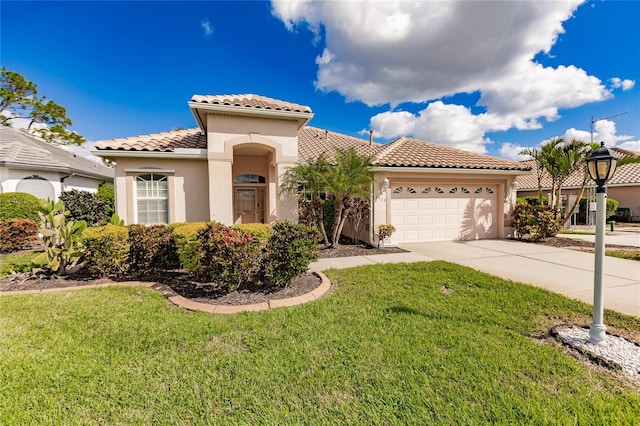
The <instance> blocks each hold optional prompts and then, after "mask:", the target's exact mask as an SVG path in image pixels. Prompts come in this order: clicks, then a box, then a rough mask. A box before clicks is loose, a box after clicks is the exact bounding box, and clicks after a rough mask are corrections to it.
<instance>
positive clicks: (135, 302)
mask: <svg viewBox="0 0 640 426" xmlns="http://www.w3.org/2000/svg"><path fill="white" fill-rule="evenodd" d="M327 275H328V276H329V277H330V279H331V280H332V282H333V283H334V285H335V288H334V290H332V294H330V295H329V296H327V297H325V298H324V299H321V300H318V301H316V302H313V303H309V304H306V305H300V306H296V307H293V308H284V309H275V310H270V311H264V312H257V313H256V312H252V313H243V314H239V315H234V316H212V315H208V314H204V313H197V312H187V311H184V310H182V309H180V308H177V307H175V306H172V305H171V304H170V303H169V302H168V301H167V300H165V299H164V298H163V297H162V296H161V295H160V294H159V293H158V292H155V291H153V290H151V289H146V288H118V287H109V288H102V289H92V290H85V291H78V292H61V293H54V294H37V295H20V296H18V295H15V296H2V297H0V419H1V423H4V424H35V423H38V424H39V423H46V424H83V425H85V424H115V423H120V424H123V423H124V424H129V423H134V424H151V423H162V424H164V423H174V424H233V425H237V424H327V425H329V424H385V425H389V424H402V425H404V424H429V423H437V424H484V423H501V424H607V425H611V424H637V423H638V422H640V394H639V393H638V392H637V388H635V390H634V388H633V387H631V386H630V385H625V384H622V383H621V382H620V381H617V380H615V379H614V376H613V373H609V372H606V371H604V370H603V369H594V368H592V367H589V366H588V365H584V364H583V363H581V362H580V361H578V360H576V359H575V358H573V357H571V356H569V355H567V354H566V353H564V352H563V348H562V347H560V346H559V345H551V344H543V343H541V341H540V340H538V339H536V337H535V336H540V335H545V334H546V333H547V330H548V327H549V326H550V325H551V324H557V323H558V322H563V321H566V322H574V321H578V322H579V323H584V324H586V323H588V321H589V317H590V308H589V307H588V306H587V305H585V304H582V303H580V302H577V301H573V300H569V299H566V298H564V297H561V296H557V295H554V294H552V293H549V292H546V291H544V290H540V289H537V288H534V287H530V286H525V285H520V284H516V283H511V282H508V281H504V280H501V279H498V278H494V277H491V276H488V275H486V274H483V273H479V272H476V271H473V270H471V269H469V268H466V267H462V266H457V265H452V264H449V263H445V262H430V263H416V264H408V265H375V266H367V267H359V268H353V269H347V270H332V271H329V272H328V273H327ZM605 319H606V322H607V323H608V324H610V325H615V326H616V327H619V328H627V329H630V330H640V320H639V319H637V318H632V317H627V316H623V315H618V314H615V313H612V312H607V315H606V318H605Z"/></svg>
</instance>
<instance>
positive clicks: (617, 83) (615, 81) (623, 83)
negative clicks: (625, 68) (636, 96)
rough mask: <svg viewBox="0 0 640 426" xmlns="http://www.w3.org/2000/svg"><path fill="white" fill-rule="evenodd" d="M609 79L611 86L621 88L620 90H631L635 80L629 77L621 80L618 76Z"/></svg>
mask: <svg viewBox="0 0 640 426" xmlns="http://www.w3.org/2000/svg"><path fill="white" fill-rule="evenodd" d="M609 81H610V82H611V87H612V88H613V89H619V88H622V90H631V89H633V87H634V86H635V85H636V81H635V80H629V79H625V80H622V79H620V78H618V77H614V78H612V79H610V80H609Z"/></svg>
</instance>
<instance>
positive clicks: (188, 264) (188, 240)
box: [169, 222, 207, 274]
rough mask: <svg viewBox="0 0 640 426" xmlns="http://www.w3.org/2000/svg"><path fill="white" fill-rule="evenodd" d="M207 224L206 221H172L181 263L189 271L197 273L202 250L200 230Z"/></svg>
mask: <svg viewBox="0 0 640 426" xmlns="http://www.w3.org/2000/svg"><path fill="white" fill-rule="evenodd" d="M206 226H207V224H206V222H190V223H184V222H181V223H172V224H171V225H169V228H170V229H171V230H172V232H173V240H174V241H175V244H176V250H177V251H178V258H179V259H180V264H181V265H182V267H183V268H185V269H186V270H187V271H189V272H191V273H193V274H197V272H198V268H199V266H200V257H201V256H202V251H201V250H200V244H199V242H198V231H199V230H201V229H203V228H205V227H206Z"/></svg>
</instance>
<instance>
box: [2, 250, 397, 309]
mask: <svg viewBox="0 0 640 426" xmlns="http://www.w3.org/2000/svg"><path fill="white" fill-rule="evenodd" d="M27 251H31V250H27ZM405 251H406V250H402V249H399V248H397V247H381V248H377V247H371V246H367V245H362V244H360V245H353V244H341V245H339V246H337V247H331V248H324V247H322V248H320V258H337V257H346V256H367V255H376V254H386V253H402V252H405ZM191 278H192V277H191V276H190V275H189V274H188V273H187V272H186V271H184V270H174V271H168V272H163V273H162V274H157V275H145V276H131V275H130V276H125V277H121V278H119V279H118V280H110V279H108V278H100V279H94V278H93V277H91V276H89V275H87V274H83V272H82V271H80V272H78V273H76V274H73V275H70V276H68V277H66V278H63V277H55V276H48V275H45V274H43V273H38V272H37V271H36V272H35V273H31V272H29V273H21V274H14V275H9V276H6V277H2V278H0V292H12V291H21V290H48V289H53V288H67V287H77V286H85V285H91V284H108V283H114V282H118V281H148V282H158V283H161V284H166V285H168V286H169V287H171V289H172V290H173V291H175V292H176V293H177V294H179V295H180V296H183V297H186V298H188V299H192V300H194V301H196V302H201V303H210V304H216V305H218V304H222V305H234V306H237V305H249V304H253V303H262V302H267V301H270V300H277V299H285V298H289V297H295V296H301V295H303V294H306V293H309V292H311V291H313V290H314V289H315V288H317V287H318V286H319V285H320V283H321V280H320V278H319V277H318V276H317V275H315V274H311V273H308V274H305V275H303V276H301V277H299V278H296V279H295V280H293V281H292V282H291V283H290V284H289V285H288V286H286V287H285V288H275V289H268V288H264V287H261V286H257V285H255V286H249V287H246V288H242V289H239V290H236V291H228V290H227V289H226V288H224V287H223V286H220V285H217V284H216V283H199V282H196V281H193V280H192V279H191Z"/></svg>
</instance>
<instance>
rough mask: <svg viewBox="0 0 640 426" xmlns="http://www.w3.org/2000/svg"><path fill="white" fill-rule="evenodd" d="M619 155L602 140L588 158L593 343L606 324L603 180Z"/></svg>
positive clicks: (602, 335) (602, 339)
mask: <svg viewBox="0 0 640 426" xmlns="http://www.w3.org/2000/svg"><path fill="white" fill-rule="evenodd" d="M617 163H618V158H617V157H615V156H614V155H612V154H611V151H609V149H608V148H606V147H605V146H604V142H601V144H600V148H598V149H596V150H595V151H593V153H592V154H591V156H590V157H589V159H588V160H587V170H588V172H589V176H591V179H593V180H594V181H595V182H596V185H597V186H598V187H597V189H596V244H595V245H596V252H595V263H594V268H593V275H594V277H593V320H592V322H591V325H590V329H589V341H590V342H591V343H594V344H604V343H606V330H607V327H606V326H605V325H604V323H603V311H604V301H603V288H602V286H603V281H604V221H605V211H606V198H607V188H606V187H605V184H606V183H607V181H608V180H609V179H611V177H612V176H613V173H614V172H615V170H616V165H617Z"/></svg>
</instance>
